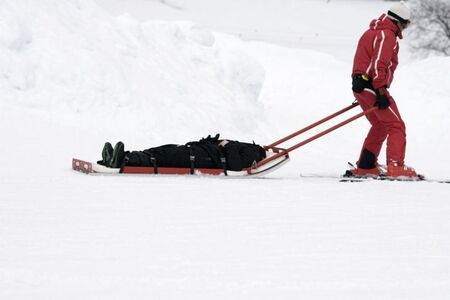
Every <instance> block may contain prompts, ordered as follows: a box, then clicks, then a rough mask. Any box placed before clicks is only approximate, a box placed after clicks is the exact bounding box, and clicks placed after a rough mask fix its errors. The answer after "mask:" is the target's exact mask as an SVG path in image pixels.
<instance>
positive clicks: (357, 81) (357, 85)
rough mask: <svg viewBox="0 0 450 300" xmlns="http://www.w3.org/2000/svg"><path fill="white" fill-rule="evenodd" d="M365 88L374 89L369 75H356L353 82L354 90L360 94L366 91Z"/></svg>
mask: <svg viewBox="0 0 450 300" xmlns="http://www.w3.org/2000/svg"><path fill="white" fill-rule="evenodd" d="M365 88H369V89H373V88H372V84H371V80H370V78H369V76H367V75H355V77H353V81H352V90H353V91H354V92H355V93H357V94H359V93H362V91H364V89H365Z"/></svg>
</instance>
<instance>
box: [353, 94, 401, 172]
mask: <svg viewBox="0 0 450 300" xmlns="http://www.w3.org/2000/svg"><path fill="white" fill-rule="evenodd" d="M354 95H355V97H356V100H357V101H358V103H359V105H360V106H361V108H362V109H363V110H367V109H369V108H371V107H373V106H374V105H375V93H374V92H373V91H372V90H369V89H365V90H364V91H363V92H362V93H359V94H357V93H354ZM388 97H389V100H390V102H391V105H390V106H389V107H388V108H387V109H383V110H381V109H377V110H375V111H374V112H372V113H370V114H368V115H366V117H367V119H368V120H369V122H370V124H371V125H372V127H371V128H370V130H369V133H368V134H367V137H366V139H365V140H364V144H363V147H362V150H364V149H367V150H369V151H370V152H372V153H373V154H374V155H375V157H377V158H378V156H379V154H380V151H381V147H382V145H383V142H384V141H385V140H386V138H387V145H386V159H387V163H389V162H390V161H393V160H394V161H397V162H398V163H399V164H400V165H402V164H403V163H404V160H405V150H406V127H405V123H404V122H403V120H402V117H401V116H400V112H399V111H398V108H397V104H396V103H395V101H394V99H393V98H392V96H391V95H390V94H388ZM362 150H361V151H362Z"/></svg>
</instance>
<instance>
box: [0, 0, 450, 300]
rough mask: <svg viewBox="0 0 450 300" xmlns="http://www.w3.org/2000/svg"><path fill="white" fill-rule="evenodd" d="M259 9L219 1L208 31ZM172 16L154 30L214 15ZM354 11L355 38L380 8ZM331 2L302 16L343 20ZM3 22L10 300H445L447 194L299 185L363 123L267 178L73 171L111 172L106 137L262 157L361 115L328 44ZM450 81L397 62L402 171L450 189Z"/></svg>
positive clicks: (73, 9) (95, 15)
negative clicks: (313, 129)
mask: <svg viewBox="0 0 450 300" xmlns="http://www.w3.org/2000/svg"><path fill="white" fill-rule="evenodd" d="M252 1H253V0H252ZM252 1H249V2H246V4H240V2H239V3H238V2H233V1H232V2H229V3H228V2H227V3H226V4H225V3H222V5H223V7H222V6H219V8H217V7H214V8H212V7H211V6H208V5H206V6H204V7H205V10H204V11H205V13H206V15H207V16H204V17H203V20H204V21H205V23H207V24H206V25H208V26H209V27H214V26H212V25H213V24H212V23H208V22H213V20H214V18H215V17H214V15H215V14H216V10H217V9H223V11H224V16H221V18H219V17H218V20H217V23H216V26H217V27H218V28H217V29H220V27H227V26H229V27H227V30H225V29H224V30H223V31H226V32H229V33H234V34H239V32H235V29H236V27H239V30H241V29H242V28H249V27H248V23H251V21H252V20H251V19H245V12H243V11H241V12H239V14H242V15H239V16H240V17H239V18H236V20H240V22H235V23H233V22H229V21H227V22H225V21H224V20H226V18H225V17H226V15H227V14H228V16H230V12H229V11H227V10H226V9H224V7H227V5H235V6H236V7H237V8H248V7H249V6H250V7H251V5H252V4H251V3H252ZM99 2H103V3H106V2H105V1H100V0H99ZM159 2H161V1H148V3H147V4H145V5H159V6H157V7H156V6H151V7H153V8H157V10H155V12H157V13H160V14H161V18H160V19H164V18H163V16H167V19H169V20H173V19H177V18H176V17H177V16H180V15H183V14H184V16H189V14H190V16H192V18H193V19H196V18H197V20H200V21H202V19H198V18H200V17H201V16H200V13H198V15H196V14H197V12H195V11H196V10H195V9H194V8H198V5H200V4H201V1H200V0H195V1H193V0H192V1H188V2H186V3H184V2H182V1H177V0H173V1H167V3H169V4H170V5H173V6H177V7H178V6H179V7H182V8H183V9H182V10H173V9H170V7H169V6H167V5H162V4H161V3H159ZM269 2H270V3H269ZM288 2H289V1H287V2H286V3H288ZM347 2H348V1H347ZM347 2H346V1H331V5H333V8H335V9H336V11H337V12H339V14H343V16H342V18H343V22H344V23H346V24H347V25H348V26H349V27H351V26H350V25H351V24H353V23H352V20H351V19H350V18H349V15H348V14H350V13H351V12H353V9H356V8H358V7H367V8H368V7H370V8H373V7H382V6H384V5H385V3H384V2H383V1H379V2H377V3H375V4H374V2H371V3H370V4H369V1H367V2H365V1H351V2H352V3H353V2H354V3H355V6H354V7H353V6H352V8H351V10H350V11H348V12H347V7H348V3H347ZM109 3H110V4H111V5H113V4H114V5H118V2H117V1H112V0H111V2H109ZM133 3H135V4H136V5H137V2H133ZM249 3H250V4H249ZM276 3H277V2H276V1H275V2H271V1H268V2H267V6H266V9H267V10H266V11H265V9H264V6H258V9H257V11H258V12H260V13H261V14H262V15H263V16H266V15H270V10H273V9H274V7H275V6H276ZM283 3H284V2H283ZM292 3H294V2H292ZM317 3H318V2H315V3H313V2H311V1H306V0H305V1H304V5H305V8H310V9H312V8H314V9H319V11H320V9H322V13H323V14H325V15H327V14H329V13H330V10H327V9H325V10H324V8H329V6H324V4H317ZM141 4H142V5H144V4H143V2H142V3H141ZM161 5H162V6H164V8H161V7H160V6H161ZM239 5H243V6H239ZM286 5H287V4H286ZM292 5H294V4H292ZM296 5H298V4H296ZM112 8H114V7H110V9H112ZM136 8H139V6H135V7H134V9H135V10H136ZM305 10H306V11H308V9H305ZM142 13H143V14H144V13H146V12H145V11H144V10H143V11H142ZM302 14H303V13H302ZM362 15H365V13H364V14H362ZM142 16H144V15H142ZM272 17H273V18H274V19H275V20H276V19H277V18H279V17H277V14H274V15H272ZM294 17H295V16H293V15H289V17H287V20H289V22H293V21H292V20H293V19H295V18H294ZM373 17H376V16H373ZM222 18H224V19H222ZM358 18H362V17H361V16H359V17H358ZM0 20H1V21H0V93H1V95H2V97H1V98H0V138H1V140H2V141H3V143H2V147H0V156H1V157H2V158H3V160H2V162H1V167H2V175H1V176H0V298H1V299H149V298H152V299H153V298H156V299H299V298H302V299H448V298H449V297H450V279H449V272H450V255H449V253H450V239H449V236H450V222H449V218H448V216H449V215H450V202H449V198H450V197H449V191H450V188H449V185H446V184H438V183H428V182H385V181H370V182H358V183H341V182H338V179H334V178H304V177H301V176H300V175H301V174H318V175H321V174H322V175H337V174H341V173H343V171H344V170H345V167H346V162H347V160H355V159H356V156H357V154H358V152H359V147H360V143H361V142H362V140H363V138H364V134H365V130H366V129H365V128H367V122H366V121H365V120H358V121H356V122H355V123H353V124H351V125H348V126H347V127H345V128H342V129H340V130H339V131H338V132H335V133H332V134H330V135H329V136H326V137H324V138H322V139H320V140H319V141H316V142H314V143H312V144H310V145H307V146H305V148H301V149H299V150H297V151H296V152H294V153H292V155H291V162H289V163H288V164H287V165H285V166H284V167H282V168H281V169H280V170H278V171H276V172H275V173H273V174H270V175H268V176H266V177H265V178H260V179H257V178H239V179H231V178H216V177H211V176H208V177H190V176H184V177H183V176H147V177H142V176H127V177H111V176H87V175H84V174H81V173H76V172H73V171H72V170H71V169H70V163H71V158H72V157H78V158H82V159H88V160H92V161H94V160H96V159H98V158H99V156H100V151H101V147H102V146H103V143H104V142H105V141H106V140H109V141H111V142H116V141H118V140H123V141H124V142H125V146H126V148H127V149H144V148H148V147H150V146H156V145H159V144H162V143H184V142H187V141H190V140H195V139H198V138H200V137H202V136H206V135H207V134H215V133H216V132H220V133H222V134H223V135H224V136H225V137H229V138H237V139H240V140H242V141H248V140H252V139H255V141H256V142H257V143H261V144H268V143H270V142H272V141H273V140H275V139H277V138H280V137H282V136H283V135H286V134H289V133H291V132H292V131H295V130H297V129H299V128H301V127H303V126H306V125H307V124H309V123H312V122H314V121H316V120H317V119H319V118H321V117H324V116H325V115H327V114H330V113H332V112H334V111H336V110H338V109H340V108H342V107H344V106H346V105H348V104H349V102H351V101H352V99H351V97H350V93H349V91H348V89H349V88H347V87H346V86H348V85H349V82H348V81H349V80H348V77H349V74H348V73H349V69H350V62H349V61H347V62H346V61H345V60H343V57H344V56H341V54H342V52H341V51H342V49H343V48H342V47H341V46H342V45H337V46H336V48H333V47H331V48H330V47H327V49H328V50H327V51H326V53H328V54H324V53H322V48H321V46H320V44H321V43H322V41H314V42H313V43H312V44H313V45H314V47H313V50H311V49H310V50H307V49H293V48H284V47H280V46H276V45H271V44H267V43H264V42H243V41H241V40H238V39H236V37H233V36H230V35H227V34H222V33H218V32H213V31H210V30H209V29H207V28H205V27H202V24H195V23H191V22H176V23H174V22H165V21H148V22H139V21H137V20H136V19H134V17H133V16H130V15H128V16H123V15H122V16H120V17H114V16H112V15H110V14H108V13H106V12H105V11H104V10H103V9H102V8H101V7H97V6H95V5H94V4H92V3H91V2H89V1H85V0H77V1H75V0H73V1H72V0H62V1H56V0H46V1H42V2H39V3H37V2H33V1H25V0H23V1H12V0H7V1H5V2H4V3H2V5H0ZM177 20H178V19H177ZM197 20H194V21H197ZM261 20H262V18H260V19H259V20H258V21H261ZM247 21H248V22H247ZM310 21H311V20H310V19H304V20H302V19H299V21H298V22H299V23H295V24H296V25H298V26H300V25H301V24H306V25H305V26H303V27H302V30H306V29H305V28H309V27H308V24H310V23H309V22H310ZM289 22H288V25H289ZM302 22H305V23H302ZM366 23H368V21H367V22H366ZM241 26H242V27H241ZM284 26H287V25H286V24H284V23H281V22H280V25H279V27H277V28H275V29H277V30H280V31H282V32H286V27H284ZM321 26H324V25H323V24H321ZM269 27H270V26H269ZM336 27H339V26H336ZM351 28H353V27H351ZM262 29H264V28H262ZM266 29H267V28H266ZM360 29H361V28H356V29H354V30H355V32H356V31H357V34H359V31H360ZM318 30H322V29H321V28H319V29H318ZM361 30H362V29H361ZM306 31H307V30H306ZM266 33H267V31H264V30H262V31H261V34H266ZM355 34H356V33H355ZM321 36H322V35H321ZM244 38H245V37H244ZM336 38H339V37H336ZM347 38H348V36H346V37H345V36H344V37H343V39H342V40H346V39H347ZM269 39H272V37H271V38H269ZM275 42H278V41H275ZM288 42H289V39H285V40H283V41H282V42H281V44H283V43H288ZM328 43H330V41H328ZM296 46H301V45H296ZM352 47H353V44H351V45H350V43H347V42H345V45H344V48H345V49H347V48H352ZM302 48H304V47H302ZM314 49H319V50H320V52H319V51H316V50H314ZM330 53H331V54H332V55H330ZM333 53H336V56H339V57H340V58H339V60H338V59H336V58H335V57H334V56H333ZM449 68H450V61H449V60H448V58H439V57H432V58H429V59H426V60H422V61H410V62H408V64H405V65H402V64H401V65H400V68H399V70H398V71H397V73H396V81H395V87H393V94H394V95H396V97H398V98H397V102H398V103H399V105H400V106H401V108H400V110H401V111H402V113H403V118H404V119H405V120H406V125H407V128H408V153H407V157H408V162H411V163H412V164H413V165H414V166H415V167H417V169H418V171H419V172H421V173H422V172H423V173H425V174H426V175H428V176H429V177H431V178H442V179H448V174H449V169H448V166H449V163H450V161H449V159H450V158H449V156H448V155H447V153H448V152H449V151H450V140H449V137H448V134H447V128H448V127H449V122H448V117H447V114H448V112H449V111H450V106H449V103H450V101H449V100H450V99H449V96H448V95H450V90H449V87H450V82H449V80H450V78H449V77H448V76H447V73H446V72H448V71H447V70H448V69H449ZM324 70H326V72H325V71H324ZM324 73H326V75H327V76H328V77H330V78H333V80H328V79H327V78H324ZM437 79H438V80H437ZM343 87H346V88H343ZM356 112H357V109H355V110H354V111H353V112H352V113H356ZM430 120H432V121H430ZM446 176H447V177H446Z"/></svg>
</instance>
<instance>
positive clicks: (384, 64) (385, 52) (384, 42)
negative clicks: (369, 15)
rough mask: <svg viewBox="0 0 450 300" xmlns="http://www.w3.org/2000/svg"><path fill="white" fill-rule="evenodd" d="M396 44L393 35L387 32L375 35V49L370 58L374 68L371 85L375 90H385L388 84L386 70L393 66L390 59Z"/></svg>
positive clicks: (382, 31) (383, 31)
mask: <svg viewBox="0 0 450 300" xmlns="http://www.w3.org/2000/svg"><path fill="white" fill-rule="evenodd" d="M396 42H397V38H396V37H395V35H394V34H393V33H392V32H390V31H388V30H381V31H380V34H379V35H377V40H376V42H375V48H374V52H373V55H374V56H373V57H372V63H373V67H374V76H373V80H372V85H373V88H374V89H375V90H378V89H380V88H386V87H387V86H388V85H389V84H388V82H387V80H388V78H387V70H388V68H389V66H390V65H392V64H393V62H392V57H393V54H394V48H395V45H396Z"/></svg>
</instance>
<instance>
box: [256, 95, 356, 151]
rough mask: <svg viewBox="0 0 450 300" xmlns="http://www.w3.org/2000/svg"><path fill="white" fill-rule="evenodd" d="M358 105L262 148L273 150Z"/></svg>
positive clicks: (354, 105)
mask: <svg viewBox="0 0 450 300" xmlns="http://www.w3.org/2000/svg"><path fill="white" fill-rule="evenodd" d="M358 105H359V104H358V103H357V102H353V103H352V104H351V105H349V106H347V107H345V108H343V109H341V110H339V111H337V112H335V113H334V114H331V115H329V116H328V117H325V118H323V119H322V120H319V121H317V122H315V123H313V124H311V125H309V126H307V127H305V128H303V129H300V130H299V131H296V132H294V133H292V134H290V135H288V136H287V137H284V138H282V139H281V140H278V141H276V142H274V143H272V144H270V145H268V146H264V148H266V150H267V149H271V148H273V147H275V146H277V145H279V144H281V143H284V142H286V141H288V140H290V139H292V138H294V137H296V136H298V135H300V134H302V133H304V132H306V131H308V130H310V129H313V128H314V127H317V126H319V125H320V124H322V123H325V122H326V121H328V120H331V119H333V118H335V117H337V116H339V115H341V114H343V113H345V112H346V111H349V110H350V109H352V108H354V107H356V106H358Z"/></svg>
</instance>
